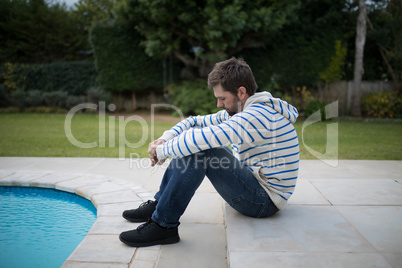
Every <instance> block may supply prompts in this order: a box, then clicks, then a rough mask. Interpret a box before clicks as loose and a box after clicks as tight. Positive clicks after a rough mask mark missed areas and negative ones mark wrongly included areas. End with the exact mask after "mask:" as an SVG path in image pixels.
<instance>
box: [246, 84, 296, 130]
mask: <svg viewBox="0 0 402 268" xmlns="http://www.w3.org/2000/svg"><path fill="white" fill-rule="evenodd" d="M257 103H264V104H265V105H267V106H269V107H271V108H272V109H274V110H275V111H277V112H278V113H280V114H281V115H283V116H284V117H285V118H287V119H288V120H289V121H290V122H292V123H295V122H296V119H297V117H298V116H299V113H298V112H297V109H296V108H295V107H293V106H292V105H290V104H289V103H287V102H286V101H284V100H281V99H279V98H274V97H272V95H271V93H269V92H266V91H264V92H257V93H255V94H254V95H253V96H251V97H249V98H248V99H247V101H246V103H245V104H244V109H243V110H245V109H247V108H248V107H250V106H251V105H253V104H257Z"/></svg>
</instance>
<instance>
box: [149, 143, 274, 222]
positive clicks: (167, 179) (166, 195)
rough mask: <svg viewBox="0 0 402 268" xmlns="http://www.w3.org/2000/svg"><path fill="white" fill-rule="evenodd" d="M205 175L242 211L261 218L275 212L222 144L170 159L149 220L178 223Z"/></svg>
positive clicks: (261, 191) (254, 182)
mask: <svg viewBox="0 0 402 268" xmlns="http://www.w3.org/2000/svg"><path fill="white" fill-rule="evenodd" d="M205 176H207V177H208V179H209V180H210V181H211V183H212V185H213V186H214V187H215V189H216V191H217V192H218V193H219V194H220V195H221V196H222V197H223V199H225V201H226V202H227V203H228V204H229V205H230V206H231V207H232V208H234V209H235V210H237V211H238V212H240V213H241V214H244V215H247V216H250V217H255V218H262V217H268V216H271V215H273V214H275V213H276V212H277V211H278V209H277V208H276V206H275V205H274V204H273V202H272V201H271V199H270V197H269V196H268V194H267V193H266V191H265V190H264V189H263V188H262V187H261V185H260V184H259V183H258V181H257V179H256V178H255V177H254V175H253V174H252V173H251V170H250V169H249V168H248V167H246V166H244V165H242V164H241V163H240V161H239V160H237V159H236V158H235V157H234V156H233V154H232V153H231V151H230V149H229V148H226V147H221V148H214V149H210V150H205V151H202V152H199V153H196V154H193V155H190V156H187V157H183V158H175V159H173V160H172V161H171V162H170V164H169V166H168V168H167V169H166V171H165V174H164V176H163V179H162V182H161V185H160V188H159V191H158V192H157V193H156V195H155V199H156V200H158V205H157V206H156V210H155V212H154V213H153V215H152V220H154V221H156V222H157V223H158V224H160V225H162V226H165V227H174V226H177V225H178V224H179V219H180V217H181V215H183V213H184V211H185V210H186V208H187V205H188V204H189V203H190V200H191V198H192V197H193V195H194V193H195V191H196V190H197V188H198V187H199V186H200V184H201V182H202V181H203V179H204V178H205Z"/></svg>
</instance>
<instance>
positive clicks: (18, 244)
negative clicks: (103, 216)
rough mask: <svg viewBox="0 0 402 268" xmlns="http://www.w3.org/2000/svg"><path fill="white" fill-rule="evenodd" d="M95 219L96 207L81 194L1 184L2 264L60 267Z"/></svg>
mask: <svg viewBox="0 0 402 268" xmlns="http://www.w3.org/2000/svg"><path fill="white" fill-rule="evenodd" d="M95 220H96V208H95V207H94V206H93V204H92V203H91V202H90V201H89V200H87V199H85V198H82V197H80V196H78V195H75V194H72V193H67V192H62V191H58V190H53V189H44V188H31V187H0V267H1V268H9V267H10V268H14V267H18V268H23V267H43V268H46V267H51V268H55V267H60V266H61V265H62V264H63V263H64V261H65V260H66V259H67V258H68V256H70V254H71V253H72V252H73V251H74V249H75V248H76V247H77V246H78V244H79V243H80V242H81V241H82V240H83V239H84V237H85V236H86V234H87V233H88V231H89V229H91V227H92V225H93V224H94V222H95Z"/></svg>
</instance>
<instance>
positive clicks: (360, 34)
mask: <svg viewBox="0 0 402 268" xmlns="http://www.w3.org/2000/svg"><path fill="white" fill-rule="evenodd" d="M366 15H367V9H366V2H365V0H359V16H358V18H357V26H356V51H355V67H354V77H353V102H352V111H351V112H352V115H355V116H361V109H360V99H361V90H360V86H361V81H362V76H363V73H364V68H363V53H364V44H365V43H366V28H367V27H366Z"/></svg>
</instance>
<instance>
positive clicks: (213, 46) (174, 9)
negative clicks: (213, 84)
mask: <svg viewBox="0 0 402 268" xmlns="http://www.w3.org/2000/svg"><path fill="white" fill-rule="evenodd" d="M299 6H300V1H299V0H289V1H274V0H255V1H247V0H237V1H229V0H204V1H193V0H185V1H182V0H171V1H162V0H147V1H142V0H127V3H126V5H124V6H122V8H120V10H119V13H118V14H119V17H120V18H123V19H125V20H128V21H130V22H131V23H133V25H135V30H136V31H137V32H138V33H140V34H141V36H142V41H141V45H142V46H143V47H144V48H145V51H146V53H147V54H148V55H149V56H151V57H166V56H169V55H174V57H175V58H176V59H177V60H179V61H180V62H182V63H183V64H184V65H185V66H186V69H187V72H188V73H191V74H192V76H193V77H197V76H201V77H204V76H206V75H207V74H208V72H209V71H210V68H211V67H212V64H214V63H215V62H216V61H219V60H223V59H226V58H228V57H230V56H232V55H234V54H236V53H239V52H240V51H242V50H244V49H246V48H258V47H264V46H265V45H266V44H267V43H270V42H272V34H273V33H275V32H277V31H279V30H281V29H282V27H283V26H284V25H285V24H286V23H289V22H290V21H292V19H293V17H294V13H295V10H296V9H297V8H298V7H299Z"/></svg>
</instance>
